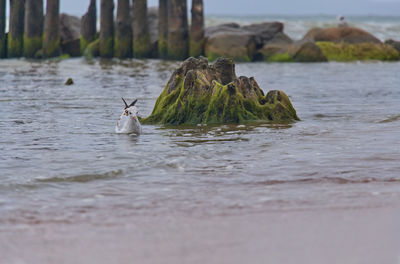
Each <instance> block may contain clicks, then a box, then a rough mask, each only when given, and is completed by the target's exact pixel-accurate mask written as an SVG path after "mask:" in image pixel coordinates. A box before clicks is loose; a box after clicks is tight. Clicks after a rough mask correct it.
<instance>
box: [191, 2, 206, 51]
mask: <svg viewBox="0 0 400 264" xmlns="http://www.w3.org/2000/svg"><path fill="white" fill-rule="evenodd" d="M191 11H192V24H191V25H190V46H189V55H190V56H192V57H198V56H200V55H203V53H204V52H203V51H204V7H203V0H192V10H191Z"/></svg>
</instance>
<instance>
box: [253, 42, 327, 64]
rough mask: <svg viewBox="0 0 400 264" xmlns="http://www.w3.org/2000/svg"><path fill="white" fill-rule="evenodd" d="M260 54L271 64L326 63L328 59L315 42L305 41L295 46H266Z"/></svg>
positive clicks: (294, 44)
mask: <svg viewBox="0 0 400 264" xmlns="http://www.w3.org/2000/svg"><path fill="white" fill-rule="evenodd" d="M260 53H261V54H262V55H263V59H264V60H265V61H269V62H326V61H327V58H326V57H325V55H324V54H323V53H322V50H321V49H320V47H319V46H318V45H316V44H315V43H314V42H310V41H304V42H298V43H293V44H286V45H277V44H266V45H264V47H263V48H262V49H261V51H260Z"/></svg>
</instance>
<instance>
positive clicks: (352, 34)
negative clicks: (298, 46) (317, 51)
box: [303, 27, 382, 44]
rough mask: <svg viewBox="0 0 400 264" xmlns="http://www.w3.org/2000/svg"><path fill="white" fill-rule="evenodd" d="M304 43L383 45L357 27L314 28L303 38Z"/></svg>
mask: <svg viewBox="0 0 400 264" xmlns="http://www.w3.org/2000/svg"><path fill="white" fill-rule="evenodd" d="M303 41H314V42H318V41H328V42H334V43H342V42H343V43H349V44H358V43H377V44H379V43H382V42H381V41H380V40H379V39H378V38H376V37H375V36H373V35H372V34H370V33H368V32H366V31H364V30H362V29H359V28H355V27H334V28H325V29H322V28H313V29H311V30H310V31H308V33H307V34H306V35H305V36H304V37H303Z"/></svg>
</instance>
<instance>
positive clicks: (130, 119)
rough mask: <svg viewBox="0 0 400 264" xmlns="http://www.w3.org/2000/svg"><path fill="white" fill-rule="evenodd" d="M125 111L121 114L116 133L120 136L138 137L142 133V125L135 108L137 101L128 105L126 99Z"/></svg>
mask: <svg viewBox="0 0 400 264" xmlns="http://www.w3.org/2000/svg"><path fill="white" fill-rule="evenodd" d="M122 101H124V104H125V109H124V111H123V112H122V114H121V117H120V118H119V120H118V122H117V126H116V127H115V132H116V133H118V134H131V133H135V134H137V135H139V134H141V133H142V126H141V125H140V122H139V119H138V117H137V114H138V110H137V108H136V106H135V104H136V102H137V99H136V100H135V101H133V102H132V103H131V104H130V105H128V104H127V103H126V102H125V100H124V98H122Z"/></svg>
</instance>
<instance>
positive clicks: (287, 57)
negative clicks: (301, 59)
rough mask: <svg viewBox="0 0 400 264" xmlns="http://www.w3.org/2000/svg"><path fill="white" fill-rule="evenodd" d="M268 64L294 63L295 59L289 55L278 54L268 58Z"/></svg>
mask: <svg viewBox="0 0 400 264" xmlns="http://www.w3.org/2000/svg"><path fill="white" fill-rule="evenodd" d="M266 61H267V62H294V59H293V57H292V56H291V55H290V54H289V53H287V52H286V53H276V54H273V55H271V56H270V57H267V59H266Z"/></svg>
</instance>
